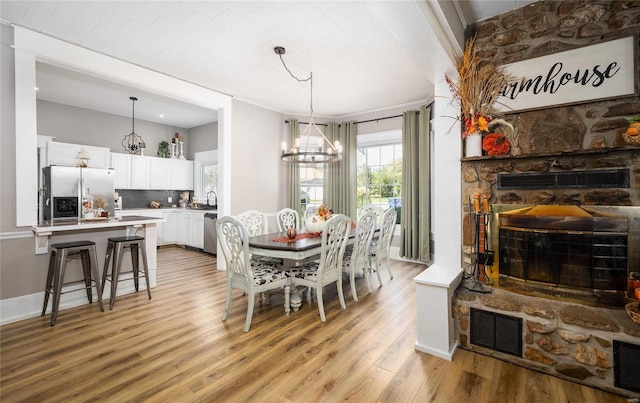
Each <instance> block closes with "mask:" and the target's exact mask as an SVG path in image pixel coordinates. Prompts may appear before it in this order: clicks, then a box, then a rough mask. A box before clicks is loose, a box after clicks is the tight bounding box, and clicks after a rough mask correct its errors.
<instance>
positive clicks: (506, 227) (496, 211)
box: [490, 205, 640, 307]
mask: <svg viewBox="0 0 640 403" xmlns="http://www.w3.org/2000/svg"><path fill="white" fill-rule="evenodd" d="M492 211H493V217H492V220H491V221H492V222H491V227H490V231H491V234H490V237H491V239H492V242H491V244H492V245H494V249H497V251H498V253H497V258H496V260H497V262H498V264H497V266H498V273H499V276H498V286H499V287H500V288H505V289H508V290H511V291H515V292H518V293H522V294H527V295H534V296H543V297H547V298H556V299H561V300H570V301H576V302H580V303H583V304H587V305H597V306H611V307H619V306H624V305H625V303H626V302H628V300H629V298H633V295H634V290H633V287H632V286H631V284H632V283H633V281H632V279H633V278H635V276H636V275H637V274H636V272H638V271H640V258H639V257H640V256H639V255H640V251H639V250H638V249H639V248H638V245H640V230H639V228H640V208H638V207H618V206H616V207H611V206H574V205H537V206H532V205H494V206H492ZM496 245H497V247H496ZM633 245H635V247H634V246H633ZM494 269H495V266H494ZM494 285H495V284H494Z"/></svg>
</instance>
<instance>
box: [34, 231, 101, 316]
mask: <svg viewBox="0 0 640 403" xmlns="http://www.w3.org/2000/svg"><path fill="white" fill-rule="evenodd" d="M78 254H79V255H80V259H81V260H82V271H83V274H84V284H85V286H84V287H83V288H84V289H85V290H86V292H87V298H88V299H89V303H93V296H92V293H91V289H92V288H93V287H95V288H96V293H97V295H98V304H99V305H100V311H101V312H104V306H103V305H102V288H101V286H100V274H99V273H98V260H97V256H96V244H95V242H91V241H77V242H66V243H57V244H53V245H51V248H50V254H49V270H48V271H47V285H46V288H45V291H44V304H43V305H42V314H41V315H40V316H44V314H45V313H46V311H47V304H48V303H49V294H51V295H53V301H52V303H51V326H53V325H55V324H56V319H57V318H58V307H59V305H60V295H61V294H66V293H68V292H73V291H80V290H82V289H83V288H77V289H73V290H69V291H65V292H62V286H63V285H65V284H71V283H64V272H65V270H66V267H67V260H69V258H71V257H74V256H75V255H78ZM89 266H91V270H89ZM92 272H93V278H92Z"/></svg>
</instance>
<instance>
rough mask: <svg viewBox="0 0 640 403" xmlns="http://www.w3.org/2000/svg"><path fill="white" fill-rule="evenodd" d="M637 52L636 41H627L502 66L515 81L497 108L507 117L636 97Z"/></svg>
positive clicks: (505, 89) (601, 44) (603, 43)
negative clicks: (528, 111)
mask: <svg viewBox="0 0 640 403" xmlns="http://www.w3.org/2000/svg"><path fill="white" fill-rule="evenodd" d="M635 49H636V37H635V36H629V37H625V38H621V39H616V40H613V41H608V42H602V43H599V44H597V45H591V46H585V47H582V48H579V49H573V50H568V51H565V52H560V53H555V54H552V55H547V56H542V57H537V58H534V59H529V60H523V61H521V62H516V63H512V64H508V65H505V70H506V72H507V73H511V74H512V75H513V76H514V77H517V80H516V81H514V82H512V83H510V84H509V85H508V86H507V87H505V88H504V89H503V91H502V92H501V96H500V97H499V98H498V102H497V104H496V106H497V107H498V108H500V109H501V110H502V111H503V112H504V113H509V112H514V111H523V110H529V109H537V108H542V107H548V106H560V105H567V104H576V103H583V102H592V101H595V100H603V99H607V98H615V97H623V96H628V95H634V94H635V93H636V88H637V81H636V74H637V71H638V70H637V66H636V60H637V59H636V57H637V56H636V53H635ZM523 78H524V80H523Z"/></svg>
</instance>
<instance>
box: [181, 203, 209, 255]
mask: <svg viewBox="0 0 640 403" xmlns="http://www.w3.org/2000/svg"><path fill="white" fill-rule="evenodd" d="M182 237H183V238H182V241H183V242H182V243H183V244H184V245H187V246H192V247H194V248H199V249H202V248H204V211H188V212H184V213H182Z"/></svg>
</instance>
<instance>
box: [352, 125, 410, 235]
mask: <svg viewBox="0 0 640 403" xmlns="http://www.w3.org/2000/svg"><path fill="white" fill-rule="evenodd" d="M367 136H370V135H367ZM373 139H375V140H373ZM357 184H358V195H357V205H358V208H361V207H364V206H366V205H368V204H374V205H378V206H380V207H382V208H383V209H387V208H395V209H396V210H397V211H398V219H397V223H400V209H401V207H402V138H401V133H400V131H392V132H385V133H375V137H374V136H370V137H369V138H367V137H364V136H363V138H362V140H361V138H360V136H359V137H358V179H357Z"/></svg>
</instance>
